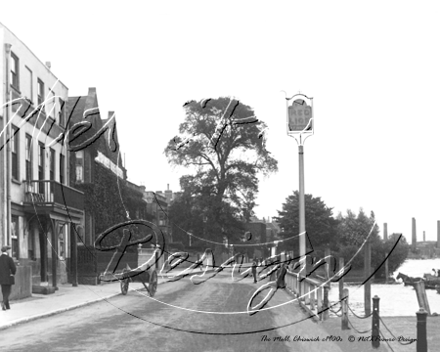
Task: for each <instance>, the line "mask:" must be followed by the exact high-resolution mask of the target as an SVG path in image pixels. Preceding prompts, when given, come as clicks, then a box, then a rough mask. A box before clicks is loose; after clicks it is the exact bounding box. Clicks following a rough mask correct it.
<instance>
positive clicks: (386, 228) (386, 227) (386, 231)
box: [383, 222, 388, 241]
mask: <svg viewBox="0 0 440 352" xmlns="http://www.w3.org/2000/svg"><path fill="white" fill-rule="evenodd" d="M383 240H384V241H386V240H388V224H387V223H386V222H385V223H384V224H383Z"/></svg>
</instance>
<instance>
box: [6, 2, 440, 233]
mask: <svg viewBox="0 0 440 352" xmlns="http://www.w3.org/2000/svg"><path fill="white" fill-rule="evenodd" d="M274 3H275V4H274ZM0 4H1V5H0V22H2V23H3V24H4V25H5V26H7V27H8V28H9V29H10V30H11V31H12V32H14V33H15V34H16V35H17V36H18V38H20V39H21V40H22V41H23V42H24V43H25V44H26V45H27V46H28V47H29V48H30V49H31V50H32V51H33V52H34V53H35V54H36V55H37V56H38V57H39V58H40V60H41V61H43V62H45V61H50V62H51V63H52V71H53V72H54V74H55V75H56V76H57V77H58V78H59V79H60V80H61V81H62V82H63V83H64V84H66V85H67V86H68V87H69V94H70V95H71V96H75V95H85V94H87V91H88V88H89V87H96V88H97V93H98V99H99V103H100V107H101V113H102V116H103V117H106V114H107V111H108V110H114V111H115V112H116V117H117V123H118V133H119V140H120V145H121V151H122V153H125V155H126V165H127V169H128V176H129V179H130V180H131V181H133V182H135V183H138V184H140V183H144V184H145V185H146V187H147V189H150V190H153V191H157V190H164V189H166V187H167V184H169V185H170V189H172V190H174V191H178V190H179V188H180V187H179V181H178V180H179V176H180V175H182V174H184V173H185V170H184V169H172V168H171V167H170V166H169V165H168V163H167V161H166V159H165V157H164V155H163V150H164V148H165V146H166V145H167V142H168V140H169V139H171V138H172V137H174V136H175V135H176V134H177V132H178V125H179V123H180V122H182V121H183V119H184V111H183V109H182V105H183V104H184V103H185V102H186V101H187V100H191V99H195V100H199V99H202V98H217V97H219V96H233V97H235V98H237V99H239V100H240V101H242V102H243V103H244V104H247V105H250V106H251V107H253V108H254V110H255V112H256V115H257V117H258V118H259V119H261V120H263V121H265V122H266V123H267V124H268V125H269V135H268V141H267V147H268V149H269V150H270V151H271V152H272V153H273V155H274V156H275V158H277V160H278V162H279V172H278V174H275V175H272V176H271V177H269V178H267V179H264V180H263V182H261V184H260V193H259V197H258V201H257V203H258V204H259V206H258V207H257V208H256V213H257V215H258V216H259V217H263V216H264V217H268V216H276V215H278V213H277V210H281V207H282V203H283V202H284V201H285V199H286V197H287V196H288V195H289V194H291V193H292V191H293V190H296V189H297V188H298V157H297V155H298V154H297V146H296V142H295V141H294V140H293V139H292V138H290V137H288V136H287V134H286V130H285V116H286V112H285V99H284V94H283V93H281V92H280V91H281V90H285V91H287V93H288V95H289V96H291V95H293V94H295V93H298V91H301V92H302V93H304V94H307V95H309V96H312V97H313V98H314V118H315V135H314V136H312V137H310V138H309V139H308V140H307V141H306V143H305V189H306V193H311V194H312V195H313V196H320V197H321V198H322V199H323V201H324V202H325V203H326V204H327V205H328V206H330V207H333V208H334V212H335V214H337V213H338V212H339V211H343V212H345V210H346V209H352V210H354V211H356V212H357V211H358V210H359V208H360V207H363V208H364V210H365V211H367V212H368V213H369V212H370V210H373V211H374V212H375V214H376V218H377V221H378V224H379V225H380V228H381V231H382V228H383V223H384V222H387V223H388V233H389V234H391V233H392V232H402V233H403V234H404V235H405V236H406V237H407V239H409V240H410V238H411V218H412V217H415V218H416V219H417V235H418V239H419V240H421V239H422V233H423V231H424V230H425V231H426V238H427V239H429V240H435V239H436V231H437V230H436V229H437V220H440V214H439V206H438V202H439V200H440V192H439V182H440V168H439V167H438V164H439V159H438V151H439V150H440V148H439V147H440V138H438V134H439V127H440V123H439V122H438V121H439V117H440V116H439V112H440V104H439V103H438V101H439V97H440V95H439V93H440V86H439V85H440V83H439V82H440V50H439V46H438V39H439V35H440V21H439V20H438V14H439V10H440V4H439V5H437V3H436V2H434V1H432V2H429V1H424V2H423V3H422V2H417V3H416V2H408V1H380V2H379V1H377V2H376V1H368V2H364V3H363V4H362V5H360V4H359V2H353V1H346V2H345V1H344V2H342V1H314V2H304V1H301V2H300V1H297V2H293V1H286V2H282V1H278V2H272V3H270V4H269V2H259V1H252V2H251V1H240V2H235V1H221V2H220V1H218V2H205V1H203V2H202V1H197V2H196V1H102V2H101V1H90V0H89V1H78V0H76V1H69V2H67V1H3V0H2V1H0Z"/></svg>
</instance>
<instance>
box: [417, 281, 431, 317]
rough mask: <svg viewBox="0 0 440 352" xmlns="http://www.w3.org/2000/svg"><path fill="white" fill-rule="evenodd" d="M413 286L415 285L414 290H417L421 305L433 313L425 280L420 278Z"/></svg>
mask: <svg viewBox="0 0 440 352" xmlns="http://www.w3.org/2000/svg"><path fill="white" fill-rule="evenodd" d="M413 286H414V290H415V291H416V295H417V300H418V302H419V307H420V308H423V309H424V310H425V311H426V312H427V313H428V314H431V309H430V308H429V302H428V296H426V290H425V283H424V282H423V280H420V281H417V282H416V283H415V284H414V285H413Z"/></svg>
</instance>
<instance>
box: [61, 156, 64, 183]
mask: <svg viewBox="0 0 440 352" xmlns="http://www.w3.org/2000/svg"><path fill="white" fill-rule="evenodd" d="M64 180H65V175H64V155H63V154H60V183H61V184H64Z"/></svg>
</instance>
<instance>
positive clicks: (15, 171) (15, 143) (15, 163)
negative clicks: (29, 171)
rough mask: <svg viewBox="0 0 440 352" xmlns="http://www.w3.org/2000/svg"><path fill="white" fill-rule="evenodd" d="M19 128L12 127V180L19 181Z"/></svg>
mask: <svg viewBox="0 0 440 352" xmlns="http://www.w3.org/2000/svg"><path fill="white" fill-rule="evenodd" d="M18 145H19V141H18V128H17V127H15V126H14V125H12V135H11V149H12V178H13V179H14V180H18Z"/></svg>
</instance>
